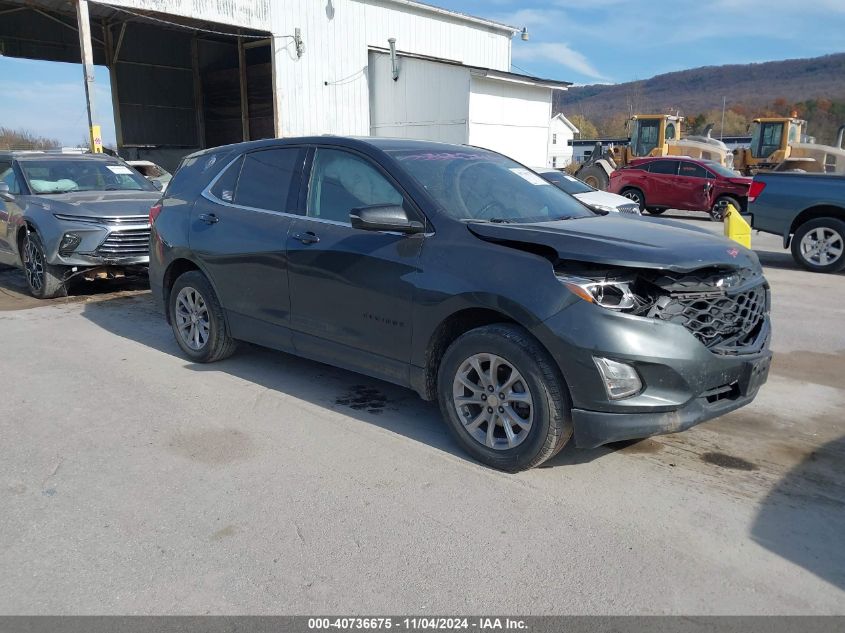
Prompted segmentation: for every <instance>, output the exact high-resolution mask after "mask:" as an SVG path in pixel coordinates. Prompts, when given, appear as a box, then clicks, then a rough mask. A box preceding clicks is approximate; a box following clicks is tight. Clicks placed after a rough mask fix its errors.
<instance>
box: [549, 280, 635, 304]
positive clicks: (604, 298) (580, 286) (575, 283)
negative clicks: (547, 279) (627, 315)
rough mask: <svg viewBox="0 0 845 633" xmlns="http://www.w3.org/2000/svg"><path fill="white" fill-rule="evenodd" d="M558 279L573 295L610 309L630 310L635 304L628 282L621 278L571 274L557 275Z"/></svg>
mask: <svg viewBox="0 0 845 633" xmlns="http://www.w3.org/2000/svg"><path fill="white" fill-rule="evenodd" d="M557 278H558V280H559V281H560V282H561V283H562V284H563V285H564V286H566V287H567V288H569V290H571V291H572V292H573V293H574V294H575V295H577V296H578V297H580V298H581V299H583V300H584V301H589V302H590V303H595V304H597V305H600V306H601V307H603V308H608V309H610V310H630V309H632V308H634V307H636V305H637V300H636V297H635V296H634V293H633V292H631V286H630V282H628V281H623V280H601V281H596V280H595V279H585V278H583V277H574V276H571V275H561V274H558V275H557Z"/></svg>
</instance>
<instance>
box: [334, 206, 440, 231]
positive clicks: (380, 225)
mask: <svg viewBox="0 0 845 633" xmlns="http://www.w3.org/2000/svg"><path fill="white" fill-rule="evenodd" d="M349 219H350V221H351V222H352V228H355V229H363V230H365V231H397V232H399V233H422V232H423V231H425V226H424V225H423V223H422V222H418V221H416V220H411V219H409V218H408V214H407V212H406V211H405V209H404V208H403V207H402V206H401V205H398V204H376V205H373V206H370V207H361V208H360V209H352V211H350V212H349Z"/></svg>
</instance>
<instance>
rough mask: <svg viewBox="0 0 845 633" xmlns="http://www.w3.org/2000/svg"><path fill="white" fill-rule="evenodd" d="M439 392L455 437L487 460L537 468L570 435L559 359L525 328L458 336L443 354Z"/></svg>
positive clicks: (502, 327) (499, 326)
mask: <svg viewBox="0 0 845 633" xmlns="http://www.w3.org/2000/svg"><path fill="white" fill-rule="evenodd" d="M437 390H438V400H439V403H440V410H441V412H442V414H443V417H444V418H446V421H447V423H448V426H449V429H450V431H451V432H452V434H453V436H454V437H455V438H456V439H457V441H458V443H459V444H461V446H462V447H463V448H464V449H465V450H466V451H467V452H468V453H469V454H470V455H472V456H473V457H475V458H476V459H477V460H478V461H480V462H482V463H484V464H486V465H487V466H491V467H493V468H497V469H499V470H504V471H508V472H517V471H520V470H527V469H529V468H533V467H535V466H538V465H540V464H542V463H543V462H544V461H546V460H547V459H549V458H551V457H553V456H554V455H555V454H557V453H558V452H559V451H560V450H561V449H562V448H563V446H564V445H565V444H566V442H567V440H568V439H569V438H570V436H571V435H572V421H571V417H570V404H569V398H568V394H567V392H566V389H565V387H564V384H563V380H562V378H561V377H560V374H559V372H558V371H557V368H556V366H555V365H554V361H552V359H551V358H550V357H549V355H548V353H547V352H546V351H545V350H544V349H543V348H542V347H541V346H540V345H539V343H537V341H536V340H535V339H534V338H533V337H532V336H531V335H530V334H528V332H526V331H525V330H524V329H522V328H520V327H517V326H513V325H507V324H497V325H488V326H484V327H480V328H477V329H475V330H471V331H469V332H467V333H466V334H463V335H462V336H460V337H459V338H458V339H457V340H456V341H455V342H454V343H452V345H450V346H449V348H448V349H447V350H446V353H445V354H444V355H443V359H442V361H441V363H440V370H439V372H438V378H437Z"/></svg>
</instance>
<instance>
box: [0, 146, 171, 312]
mask: <svg viewBox="0 0 845 633" xmlns="http://www.w3.org/2000/svg"><path fill="white" fill-rule="evenodd" d="M160 195H161V194H160V193H159V192H158V190H157V189H156V188H155V187H154V186H153V185H152V184H151V183H150V182H149V181H148V180H147V179H146V178H144V177H143V176H141V175H140V174H139V173H138V172H137V171H135V170H134V169H132V168H131V167H129V166H128V165H127V164H126V163H124V162H123V161H122V160H120V159H118V158H113V157H111V156H105V155H97V154H80V155H71V154H51V153H48V152H0V264H10V265H12V266H20V267H21V268H23V269H24V272H25V273H26V280H27V284H28V285H29V290H30V292H31V293H32V295H33V296H35V297H38V298H40V299H49V298H51V297H56V296H59V295H63V294H66V292H67V283H68V281H69V280H70V278H71V277H83V278H88V279H91V278H94V277H97V276H100V277H102V276H113V275H116V274H126V273H129V272H132V271H133V270H135V269H138V268H143V267H146V266H147V264H148V263H149V238H150V224H149V211H150V207H151V206H152V205H153V204H154V203H155V201H156V200H157V199H158V198H159V196H160Z"/></svg>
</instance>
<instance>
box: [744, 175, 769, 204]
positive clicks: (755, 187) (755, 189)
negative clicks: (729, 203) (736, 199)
mask: <svg viewBox="0 0 845 633" xmlns="http://www.w3.org/2000/svg"><path fill="white" fill-rule="evenodd" d="M765 188H766V183H764V182H760V181H758V180H755V181H754V182H752V183H751V188H750V189H749V190H748V202H754V201H755V200H756V199H757V198H759V197H760V194H761V193H763V189H765Z"/></svg>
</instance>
